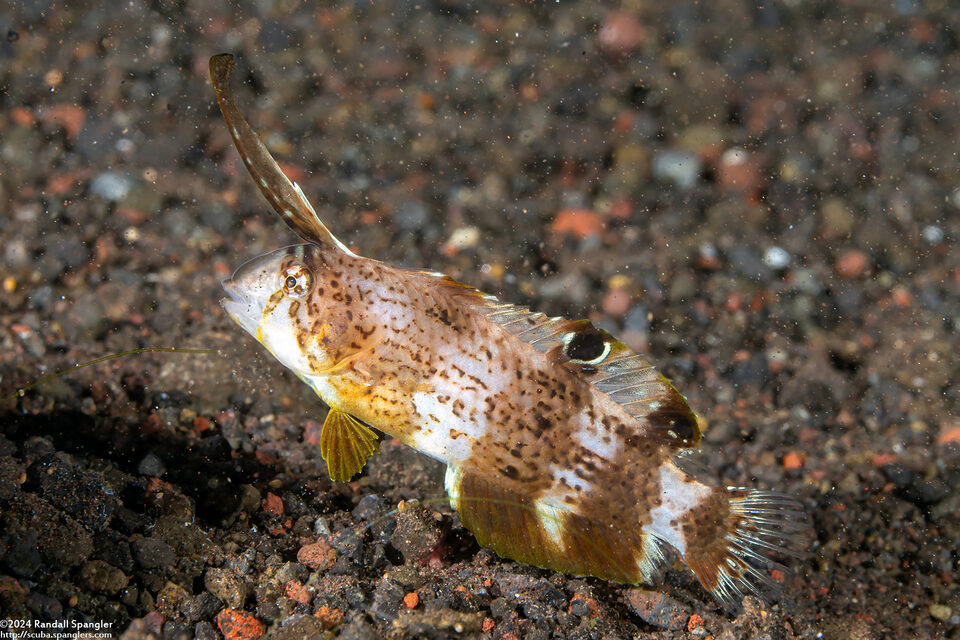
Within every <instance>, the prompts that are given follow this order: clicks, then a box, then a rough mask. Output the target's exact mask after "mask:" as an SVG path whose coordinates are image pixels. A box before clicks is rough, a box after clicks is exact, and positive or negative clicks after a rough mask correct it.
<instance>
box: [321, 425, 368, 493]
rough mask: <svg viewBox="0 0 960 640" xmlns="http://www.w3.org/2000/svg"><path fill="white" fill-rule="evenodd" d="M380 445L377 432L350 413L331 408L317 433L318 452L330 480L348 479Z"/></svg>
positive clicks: (357, 471) (355, 473)
mask: <svg viewBox="0 0 960 640" xmlns="http://www.w3.org/2000/svg"><path fill="white" fill-rule="evenodd" d="M379 448H380V441H379V439H378V438H377V434H376V433H374V432H373V430H372V429H370V427H368V426H367V425H365V424H363V423H362V422H360V421H359V420H357V419H356V418H354V417H353V416H351V415H350V414H349V413H346V412H345V411H341V410H340V409H338V408H336V407H330V413H328V414H327V419H326V421H325V422H324V423H323V429H322V430H321V432H320V455H321V456H323V461H324V462H326V463H327V472H328V473H329V474H330V478H331V479H332V480H336V481H338V482H347V481H349V480H350V478H352V477H353V476H355V475H357V474H358V473H359V472H360V470H361V469H363V465H364V464H366V462H367V459H368V458H369V457H370V456H372V455H373V454H375V453H376V452H377V449H379Z"/></svg>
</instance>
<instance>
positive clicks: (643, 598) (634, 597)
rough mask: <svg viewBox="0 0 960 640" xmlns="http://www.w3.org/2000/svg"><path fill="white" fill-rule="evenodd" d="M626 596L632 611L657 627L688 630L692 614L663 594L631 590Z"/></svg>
mask: <svg viewBox="0 0 960 640" xmlns="http://www.w3.org/2000/svg"><path fill="white" fill-rule="evenodd" d="M625 596H626V602H627V606H628V607H629V608H630V610H631V611H632V612H633V613H635V614H636V615H638V616H640V617H641V618H643V620H644V622H646V623H647V624H651V625H653V626H655V627H659V628H661V629H669V630H680V629H684V628H686V626H687V621H688V620H689V619H690V612H689V611H687V610H686V608H685V607H684V606H683V605H682V604H681V603H679V602H677V601H676V600H674V599H673V598H671V597H669V596H666V595H664V594H662V593H657V592H656V591H647V590H645V589H629V590H628V591H627V592H626V593H625Z"/></svg>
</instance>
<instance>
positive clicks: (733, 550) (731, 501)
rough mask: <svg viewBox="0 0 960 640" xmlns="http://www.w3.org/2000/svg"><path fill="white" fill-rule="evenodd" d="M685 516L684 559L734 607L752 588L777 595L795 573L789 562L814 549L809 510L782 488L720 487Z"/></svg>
mask: <svg viewBox="0 0 960 640" xmlns="http://www.w3.org/2000/svg"><path fill="white" fill-rule="evenodd" d="M684 520H685V522H684V531H683V534H684V539H685V543H686V544H685V547H686V548H685V550H684V554H683V559H684V562H686V564H687V566H688V567H690V569H691V570H692V571H693V572H694V573H695V574H696V576H697V579H698V580H700V584H702V585H703V587H704V588H705V589H706V590H707V591H709V592H710V593H711V594H712V595H713V596H714V597H715V598H716V599H717V600H719V601H720V603H721V604H722V605H723V607H724V608H725V609H727V610H728V611H731V612H736V611H739V610H740V608H741V600H742V599H743V596H745V595H747V594H754V595H756V596H758V597H760V598H761V599H764V600H767V601H770V600H775V599H777V598H778V597H779V596H780V595H781V593H782V591H783V587H784V583H785V582H786V580H787V578H788V577H789V575H790V574H791V569H790V567H789V564H788V563H789V562H790V561H791V560H797V559H800V558H802V557H803V556H805V555H806V553H807V550H808V545H809V540H810V536H809V530H810V525H809V522H808V519H807V514H806V512H805V511H804V509H803V507H802V506H801V505H800V503H799V502H797V501H796V500H794V499H793V498H791V497H790V496H786V495H783V494H780V493H774V492H771V491H755V490H752V489H745V488H741V487H727V488H725V489H724V488H722V487H717V488H715V489H714V490H713V495H711V496H710V497H709V498H708V499H707V500H705V501H703V502H702V503H701V504H699V505H698V506H697V507H696V508H695V509H692V510H691V511H690V512H688V514H687V516H686V517H685V518H684Z"/></svg>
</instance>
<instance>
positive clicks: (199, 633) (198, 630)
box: [193, 621, 220, 640]
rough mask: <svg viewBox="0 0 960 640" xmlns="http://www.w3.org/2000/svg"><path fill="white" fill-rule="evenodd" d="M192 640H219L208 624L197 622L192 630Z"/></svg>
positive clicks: (213, 629)
mask: <svg viewBox="0 0 960 640" xmlns="http://www.w3.org/2000/svg"><path fill="white" fill-rule="evenodd" d="M193 638H194V640H220V634H219V633H217V630H216V629H215V628H214V626H213V625H212V624H210V623H209V622H206V621H204V622H198V623H197V625H196V626H195V627H194V628H193Z"/></svg>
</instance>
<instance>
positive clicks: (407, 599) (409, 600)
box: [403, 591, 420, 609]
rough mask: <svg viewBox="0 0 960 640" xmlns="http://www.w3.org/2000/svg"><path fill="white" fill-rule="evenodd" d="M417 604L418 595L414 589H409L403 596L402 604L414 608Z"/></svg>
mask: <svg viewBox="0 0 960 640" xmlns="http://www.w3.org/2000/svg"><path fill="white" fill-rule="evenodd" d="M418 604H420V596H419V595H417V592H416V591H411V592H410V593H408V594H407V595H405V596H403V606H405V607H406V608H407V609H416V608H417V605H418Z"/></svg>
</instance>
